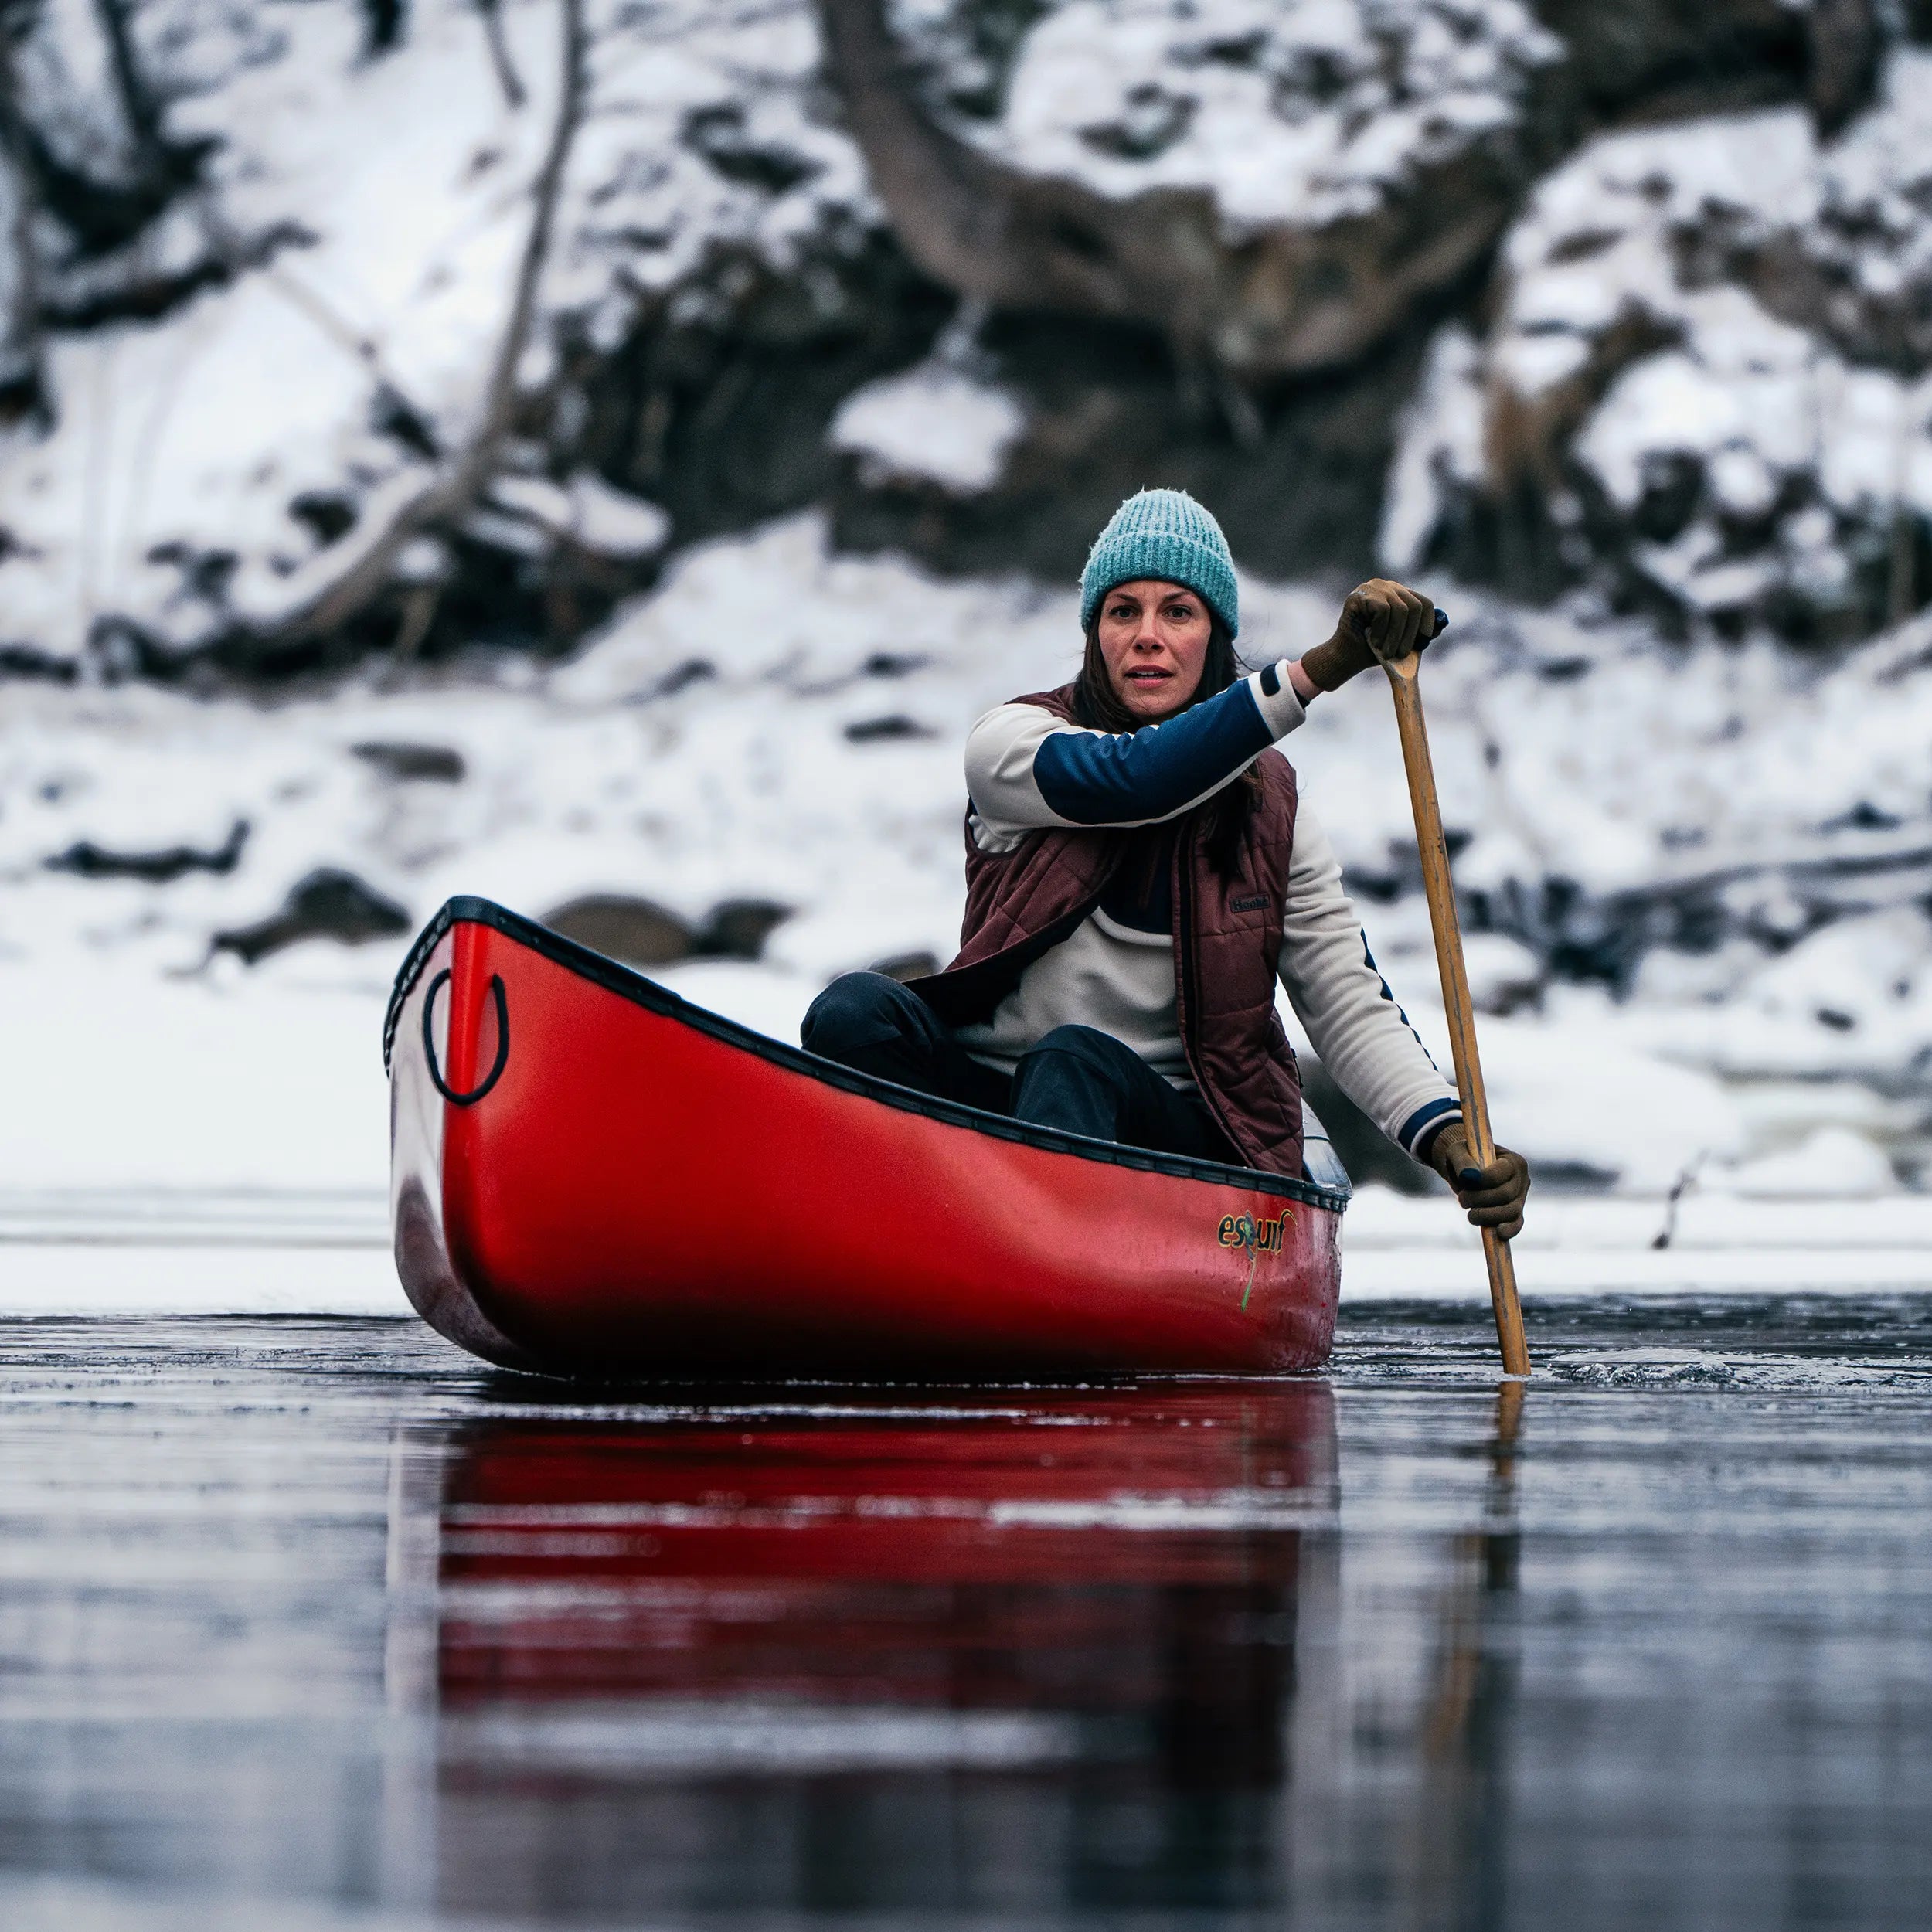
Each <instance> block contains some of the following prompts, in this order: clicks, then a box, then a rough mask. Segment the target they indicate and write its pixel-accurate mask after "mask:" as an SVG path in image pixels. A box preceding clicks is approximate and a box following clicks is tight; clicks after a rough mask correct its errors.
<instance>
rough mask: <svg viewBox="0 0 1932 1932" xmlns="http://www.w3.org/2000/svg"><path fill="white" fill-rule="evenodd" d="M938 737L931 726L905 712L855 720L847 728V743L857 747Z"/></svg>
mask: <svg viewBox="0 0 1932 1932" xmlns="http://www.w3.org/2000/svg"><path fill="white" fill-rule="evenodd" d="M937 736H938V733H937V732H935V731H934V730H933V728H932V726H930V725H923V724H921V723H920V722H919V720H918V719H917V718H909V717H907V716H906V714H905V713H903V711H894V712H890V713H888V714H887V715H886V716H884V717H883V718H859V719H854V720H853V722H852V723H850V724H849V725H847V726H846V727H845V740H846V742H847V743H849V744H855V745H876V744H890V743H895V742H897V741H900V740H904V739H907V738H932V737H937Z"/></svg>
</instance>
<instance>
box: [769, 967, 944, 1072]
mask: <svg viewBox="0 0 1932 1932" xmlns="http://www.w3.org/2000/svg"><path fill="white" fill-rule="evenodd" d="M918 998H919V996H918V995H917V994H916V993H909V992H906V989H905V988H904V987H903V986H902V985H900V983H899V981H897V980H896V979H888V978H886V975H884V974H883V973H841V974H840V975H839V976H838V978H836V979H835V980H834V981H832V984H831V985H829V986H828V987H827V988H825V991H824V992H822V993H821V994H820V995H818V998H816V999H815V1000H814V1001H813V1002H811V1005H809V1006H808V1007H807V1008H806V1009H805V1017H804V1022H803V1023H802V1024H801V1026H800V1027H799V1029H798V1037H799V1039H800V1040H801V1042H802V1043H803V1044H804V1049H805V1051H806V1052H807V1053H817V1054H819V1055H820V1056H822V1057H823V1058H825V1059H826V1060H837V1059H838V1058H839V1057H840V1056H841V1054H842V1052H843V1051H844V1050H845V1049H852V1048H857V1047H863V1046H877V1045H878V1044H879V1043H880V1042H881V1041H883V1040H889V1039H898V1038H900V1036H902V1035H903V1034H904V1033H905V1032H906V1031H907V1030H908V1025H909V1022H913V1021H914V1020H916V1018H917V1015H913V1014H912V1013H910V1012H909V1011H908V1007H909V1005H917V1002H918Z"/></svg>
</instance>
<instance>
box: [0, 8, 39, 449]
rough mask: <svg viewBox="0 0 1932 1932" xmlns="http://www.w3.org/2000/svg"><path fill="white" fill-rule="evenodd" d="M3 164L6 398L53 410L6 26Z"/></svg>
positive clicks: (1, 48)
mask: <svg viewBox="0 0 1932 1932" xmlns="http://www.w3.org/2000/svg"><path fill="white" fill-rule="evenodd" d="M0 169H3V170H4V171H5V175H6V177H7V179H6V181H5V184H4V187H3V188H0V192H4V193H5V195H6V196H8V197H9V202H8V205H7V206H6V207H5V209H4V210H0V214H3V215H4V217H5V235H4V236H0V250H5V260H4V262H0V402H4V403H5V405H6V406H11V407H12V408H15V409H19V410H22V411H23V413H32V412H34V411H38V412H39V413H41V414H42V415H43V416H44V415H47V414H49V413H51V410H50V403H49V397H48V396H47V394H46V386H45V374H44V370H45V365H44V363H43V360H42V355H41V333H42V331H41V315H40V270H39V261H38V259H37V257H36V255H35V253H34V238H33V217H34V203H35V199H36V189H37V183H36V179H35V175H34V166H33V145H32V141H30V140H29V138H28V135H27V128H26V121H25V120H24V119H23V117H22V114H21V112H20V97H19V92H18V90H17V86H16V83H15V75H14V66H13V43H12V40H11V39H9V37H8V35H7V33H6V32H5V28H4V26H0Z"/></svg>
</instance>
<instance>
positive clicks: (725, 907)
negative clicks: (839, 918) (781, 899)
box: [691, 899, 792, 959]
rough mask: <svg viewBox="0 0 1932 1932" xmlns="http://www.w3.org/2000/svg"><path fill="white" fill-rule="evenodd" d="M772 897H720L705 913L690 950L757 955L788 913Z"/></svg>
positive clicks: (711, 955)
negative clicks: (721, 898)
mask: <svg viewBox="0 0 1932 1932" xmlns="http://www.w3.org/2000/svg"><path fill="white" fill-rule="evenodd" d="M791 914H792V908H791V906H781V905H780V904H779V903H778V902H777V900H771V899H723V900H719V902H718V903H717V904H716V905H715V906H713V907H712V909H711V910H710V911H709V913H707V914H706V917H705V921H704V923H703V924H702V926H700V927H699V928H698V930H697V932H696V934H695V935H694V936H693V937H692V944H691V950H692V953H693V954H696V956H697V957H699V958H700V959H757V957H759V956H760V954H762V953H763V952H764V949H765V941H766V940H767V939H769V938H770V937H771V935H772V934H773V933H774V931H775V930H777V928H778V927H781V926H782V925H783V924H784V923H785V921H786V920H787V919H789V918H790V917H791Z"/></svg>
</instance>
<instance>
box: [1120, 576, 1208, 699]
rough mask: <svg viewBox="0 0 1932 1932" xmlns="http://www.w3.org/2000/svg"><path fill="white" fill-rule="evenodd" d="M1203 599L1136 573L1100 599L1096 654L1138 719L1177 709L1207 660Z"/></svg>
mask: <svg viewBox="0 0 1932 1932" xmlns="http://www.w3.org/2000/svg"><path fill="white" fill-rule="evenodd" d="M1209 631H1210V620H1209V615H1208V607H1207V605H1206V603H1205V602H1203V601H1202V599H1201V598H1200V597H1198V596H1197V595H1196V594H1195V593H1194V592H1193V591H1192V590H1186V589H1185V588H1183V587H1182V586H1181V585H1180V584H1178V583H1160V582H1158V581H1157V580H1155V579H1152V578H1147V577H1142V578H1139V579H1137V580H1135V581H1134V583H1123V584H1121V585H1119V586H1117V587H1116V588H1115V589H1114V590H1110V591H1108V592H1107V595H1106V597H1104V598H1103V599H1102V600H1101V603H1100V657H1101V659H1102V661H1103V662H1104V663H1105V665H1106V666H1107V682H1108V683H1110V684H1111V685H1112V686H1113V687H1114V696H1116V697H1117V698H1118V699H1120V701H1121V703H1122V704H1124V705H1125V706H1127V708H1128V710H1129V711H1131V712H1132V713H1133V714H1134V717H1135V718H1136V719H1138V721H1139V722H1140V723H1142V724H1158V723H1159V722H1160V721H1161V719H1163V718H1171V717H1172V716H1174V714H1175V713H1176V712H1177V711H1179V710H1182V709H1184V708H1185V706H1186V705H1187V703H1188V702H1189V699H1192V697H1193V696H1194V693H1195V692H1196V689H1197V688H1198V687H1199V684H1200V682H1201V671H1202V666H1203V665H1206V662H1207V651H1208V639H1209Z"/></svg>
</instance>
